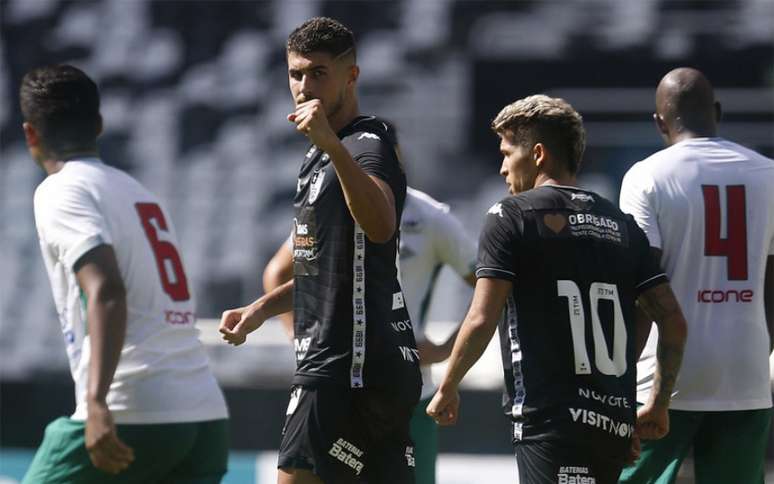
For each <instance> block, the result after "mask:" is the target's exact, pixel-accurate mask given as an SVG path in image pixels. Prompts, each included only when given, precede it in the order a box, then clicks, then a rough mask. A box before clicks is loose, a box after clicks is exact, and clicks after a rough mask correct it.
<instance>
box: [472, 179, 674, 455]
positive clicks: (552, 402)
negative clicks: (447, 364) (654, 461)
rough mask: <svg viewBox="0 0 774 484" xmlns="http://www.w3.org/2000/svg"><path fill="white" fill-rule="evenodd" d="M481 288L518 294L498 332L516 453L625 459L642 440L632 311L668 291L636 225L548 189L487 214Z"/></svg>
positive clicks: (591, 196) (569, 193) (589, 201)
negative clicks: (574, 446) (557, 450)
mask: <svg viewBox="0 0 774 484" xmlns="http://www.w3.org/2000/svg"><path fill="white" fill-rule="evenodd" d="M476 275H477V276H478V277H487V278H497V279H506V280H509V281H512V282H513V292H512V293H511V294H510V295H509V297H508V302H507V307H506V314H505V317H504V318H503V321H502V322H501V323H500V327H499V330H500V343H501V348H502V357H503V368H504V376H505V387H506V390H505V397H504V400H503V401H504V407H505V408H504V409H505V413H506V414H507V415H508V416H510V417H511V418H512V420H513V432H514V433H513V438H514V441H518V440H527V439H566V440H569V441H574V442H581V443H584V444H588V445H593V446H595V448H596V449H598V450H599V451H600V452H606V453H608V454H609V455H610V456H615V457H623V456H624V455H625V453H626V452H627V449H628V448H629V439H630V437H631V435H632V432H633V430H634V421H635V412H636V401H635V377H636V361H637V359H636V355H635V354H634V351H635V349H634V347H635V342H634V336H635V324H634V304H635V300H636V298H637V296H638V294H639V293H640V292H641V291H643V290H646V289H648V288H650V287H652V286H654V285H656V284H659V283H661V282H665V281H666V276H665V275H664V273H663V271H661V269H660V268H659V265H658V262H657V261H655V260H654V259H653V257H652V256H651V252H650V248H649V245H648V240H647V238H646V237H645V234H644V233H643V232H642V230H640V228H639V227H638V226H637V224H636V223H635V222H634V220H633V219H632V217H631V216H629V215H624V214H623V213H622V212H621V211H620V210H618V209H617V208H616V207H615V206H614V205H613V204H612V203H610V202H609V201H608V200H606V199H604V198H602V197H600V196H599V195H597V194H596V193H592V192H588V191H585V190H581V189H578V188H572V187H561V186H555V185H543V186H541V187H538V188H536V189H533V190H529V191H527V192H524V193H521V194H519V195H517V196H512V197H508V198H505V199H504V200H502V201H501V202H499V203H496V204H495V205H494V206H493V207H492V208H490V209H489V212H488V214H487V219H486V223H485V227H484V230H483V232H482V234H481V240H480V241H479V265H478V268H477V271H476Z"/></svg>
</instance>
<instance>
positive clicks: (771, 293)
mask: <svg viewBox="0 0 774 484" xmlns="http://www.w3.org/2000/svg"><path fill="white" fill-rule="evenodd" d="M763 306H764V308H765V311H766V326H767V327H768V328H769V353H771V352H772V351H774V255H770V256H768V258H766V275H765V276H764V279H763Z"/></svg>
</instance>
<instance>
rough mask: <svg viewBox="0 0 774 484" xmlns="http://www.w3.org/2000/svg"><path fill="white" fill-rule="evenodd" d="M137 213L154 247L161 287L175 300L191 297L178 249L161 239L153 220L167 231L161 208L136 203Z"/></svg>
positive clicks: (184, 299) (150, 204) (153, 204)
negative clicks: (171, 275)
mask: <svg viewBox="0 0 774 484" xmlns="http://www.w3.org/2000/svg"><path fill="white" fill-rule="evenodd" d="M135 207H136V208H137V213H138V214H139V215H140V222H142V228H143V229H144V230H145V235H146V236H147V237H148V242H150V244H151V248H152V249H153V255H154V256H155V258H156V267H157V268H158V270H159V277H160V278H161V287H163V288H164V292H165V293H167V294H168V295H169V297H170V298H172V300H173V301H187V300H189V299H190V298H191V295H190V293H189V292H188V280H187V279H186V277H185V270H184V269H183V263H182V262H181V260H180V255H179V254H178V253H177V249H176V248H175V246H174V245H172V244H171V243H170V242H167V241H165V240H160V239H159V235H158V233H157V232H156V227H154V226H153V224H152V223H151V220H154V219H155V220H156V225H157V226H158V228H159V229H160V230H163V231H167V220H166V219H165V218H164V213H163V212H162V211H161V208H160V207H159V206H158V205H157V204H155V203H138V204H136V205H135ZM169 269H171V272H172V273H173V275H174V280H172V279H171V278H170V277H169V272H170V271H169Z"/></svg>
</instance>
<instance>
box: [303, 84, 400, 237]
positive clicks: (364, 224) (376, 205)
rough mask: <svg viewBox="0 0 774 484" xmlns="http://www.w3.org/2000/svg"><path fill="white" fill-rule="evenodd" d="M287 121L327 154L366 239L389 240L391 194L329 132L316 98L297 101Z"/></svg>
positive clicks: (394, 220) (392, 211) (393, 221)
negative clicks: (299, 102) (293, 124)
mask: <svg viewBox="0 0 774 484" xmlns="http://www.w3.org/2000/svg"><path fill="white" fill-rule="evenodd" d="M288 121H290V122H293V123H295V124H296V129H297V130H298V131H300V132H302V133H304V134H305V135H306V136H307V137H309V139H310V140H311V141H312V143H314V144H315V146H317V147H318V148H319V149H321V150H323V151H324V152H325V153H327V154H328V156H330V158H331V161H332V162H333V166H334V168H335V169H336V174H337V175H338V178H339V182H340V183H341V189H342V191H343V192H344V198H345V200H346V202H347V207H348V208H349V212H350V214H352V218H354V219H355V222H356V223H357V224H358V225H360V227H361V228H362V229H363V232H365V235H366V236H367V237H368V239H369V240H371V241H372V242H376V243H380V244H381V243H385V242H387V241H389V240H390V239H391V238H392V236H393V234H395V230H396V228H397V217H396V214H395V195H394V194H393V193H392V189H391V188H390V186H389V185H388V184H387V182H385V181H384V180H382V179H380V178H378V177H376V176H371V175H368V174H366V172H365V171H364V170H363V168H361V167H360V165H359V164H357V163H356V162H355V160H354V159H353V158H352V155H351V154H350V153H349V151H347V149H346V148H345V147H344V145H343V144H342V142H341V140H340V139H339V137H338V136H337V135H336V133H334V132H333V130H332V129H331V127H330V125H329V124H328V119H327V117H326V115H325V108H324V107H323V105H322V102H321V101H320V100H319V99H312V100H311V101H307V102H304V103H301V104H299V105H298V106H297V107H296V111H295V112H294V113H293V114H290V115H288Z"/></svg>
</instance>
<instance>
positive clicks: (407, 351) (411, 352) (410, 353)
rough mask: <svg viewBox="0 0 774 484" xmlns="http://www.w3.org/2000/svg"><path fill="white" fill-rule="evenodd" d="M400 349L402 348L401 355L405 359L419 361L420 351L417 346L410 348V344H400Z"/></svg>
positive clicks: (412, 361)
mask: <svg viewBox="0 0 774 484" xmlns="http://www.w3.org/2000/svg"><path fill="white" fill-rule="evenodd" d="M398 349H399V350H400V354H401V356H403V359H404V360H406V361H408V362H410V363H416V362H417V361H419V351H418V350H417V349H416V348H409V347H408V346H398Z"/></svg>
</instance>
